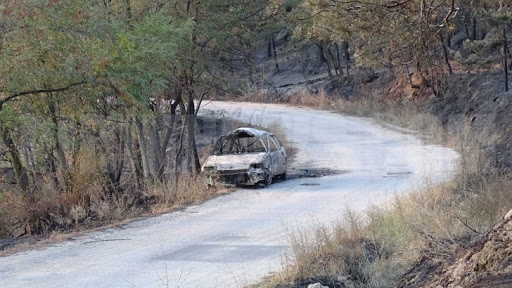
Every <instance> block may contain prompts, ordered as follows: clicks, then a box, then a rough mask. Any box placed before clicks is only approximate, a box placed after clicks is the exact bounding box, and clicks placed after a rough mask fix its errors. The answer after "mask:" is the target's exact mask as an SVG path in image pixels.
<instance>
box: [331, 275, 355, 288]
mask: <svg viewBox="0 0 512 288" xmlns="http://www.w3.org/2000/svg"><path fill="white" fill-rule="evenodd" d="M336 280H338V282H339V283H340V284H342V285H343V286H342V287H345V288H355V287H356V285H355V284H354V281H352V280H351V279H350V276H340V277H338V278H337V279H336Z"/></svg>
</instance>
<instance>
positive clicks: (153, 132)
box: [149, 124, 162, 180]
mask: <svg viewBox="0 0 512 288" xmlns="http://www.w3.org/2000/svg"><path fill="white" fill-rule="evenodd" d="M157 127H158V125H157V124H150V125H149V137H150V143H151V146H152V152H153V165H152V168H151V176H153V177H155V179H153V180H156V179H157V178H158V177H157V176H158V175H157V174H158V171H160V165H161V160H162V155H161V153H160V152H161V147H160V136H159V134H158V131H157V130H158V128H157Z"/></svg>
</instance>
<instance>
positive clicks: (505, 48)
mask: <svg viewBox="0 0 512 288" xmlns="http://www.w3.org/2000/svg"><path fill="white" fill-rule="evenodd" d="M511 7H512V1H476V0H475V1H469V0H468V1H455V0H447V1H441V0H430V1H429V0H396V1H379V0H361V1H342V0H330V1H329V0H310V1H307V0H306V1H299V0H288V1H280V0H272V1H270V0H266V1H254V0H246V1H234V0H207V1H195V0H187V1H149V0H148V1H144V0H140V1H135V0H90V1H71V0H22V1H13V0H3V1H1V3H0V15H2V16H1V17H0V63H1V66H0V169H2V170H1V171H3V173H2V179H3V180H2V181H0V189H1V190H0V236H2V237H19V236H21V235H25V234H41V233H47V232H49V231H52V230H57V229H62V228H66V227H71V226H73V224H75V225H76V224H77V223H78V222H79V221H82V220H84V219H87V218H91V219H99V220H102V218H109V219H110V218H117V217H118V216H113V215H117V214H116V213H115V212H114V211H117V210H122V211H125V210H126V211H131V210H133V209H134V207H137V206H138V205H143V203H144V202H154V201H162V202H164V203H165V205H171V204H170V203H172V201H174V200H175V198H176V197H178V195H179V194H180V193H181V192H180V191H181V190H183V189H184V187H185V186H187V185H188V184H186V183H189V182H190V181H192V179H195V178H194V177H195V175H196V174H197V173H198V172H199V168H200V160H199V153H198V149H197V143H196V140H197V137H196V135H197V131H196V130H197V124H196V116H197V112H198V109H199V104H200V103H201V101H202V100H204V99H216V98H220V97H222V98H225V97H234V98H236V97H237V96H238V95H244V94H246V93H249V92H253V91H255V90H256V91H257V90H258V89H263V88H265V87H264V83H262V82H261V81H260V79H259V77H258V73H259V72H260V67H258V64H259V63H257V61H256V60H255V59H256V58H255V53H256V51H258V50H262V49H263V50H265V51H266V53H265V54H266V57H267V58H268V59H274V62H275V63H274V68H273V69H274V71H268V72H267V73H277V72H279V70H280V66H279V64H280V63H279V61H278V59H279V58H278V53H280V52H279V50H278V49H276V46H278V43H277V39H276V38H277V36H278V34H279V33H280V32H281V31H283V30H289V31H292V33H291V35H292V37H291V38H290V39H288V40H287V41H295V42H297V43H300V42H304V41H306V42H307V43H312V44H314V45H315V46H316V47H317V48H318V53H319V57H320V58H321V59H322V61H324V63H325V65H326V66H327V72H328V74H329V77H330V80H331V81H333V82H335V81H336V80H337V79H339V78H340V77H343V76H344V75H348V74H350V73H352V71H353V70H356V69H362V70H364V71H370V72H367V73H370V74H373V73H374V71H376V70H377V69H379V68H382V67H387V68H390V69H392V70H393V71H394V72H395V73H397V74H403V75H406V76H407V78H408V79H409V84H410V86H411V88H414V89H419V88H425V87H426V88H428V89H430V90H431V91H432V93H433V95H435V97H443V92H444V91H445V90H446V89H447V87H448V86H449V84H450V83H448V82H447V81H448V80H447V79H449V78H447V77H446V75H449V74H452V73H456V72H461V71H466V70H468V71H469V70H471V71H481V70H488V69H491V70H500V71H502V75H503V78H502V79H503V89H504V90H505V91H507V90H508V87H509V84H508V78H509V77H508V70H509V65H510V62H511V61H510V58H511V53H510V49H509V39H510V37H511V31H510V28H511V27H512V16H511V15H512V14H511V9H512V8H511ZM412 75H416V77H417V78H419V79H420V81H416V80H417V79H413V78H412ZM11 172H12V173H11ZM11 174H12V175H11ZM180 181H181V182H180ZM183 182H184V183H183ZM188 186H190V185H188ZM162 190H165V191H166V192H165V193H161V192H158V193H156V192H155V191H162ZM155 195H157V196H155ZM162 195H163V196H162ZM155 198H158V200H155ZM120 214H123V213H120ZM128 214H129V213H128Z"/></svg>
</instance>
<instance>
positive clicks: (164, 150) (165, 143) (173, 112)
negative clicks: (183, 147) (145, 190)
mask: <svg viewBox="0 0 512 288" xmlns="http://www.w3.org/2000/svg"><path fill="white" fill-rule="evenodd" d="M181 101H182V100H181V96H180V95H178V96H177V98H176V100H175V101H174V103H172V104H171V111H170V116H171V117H170V120H169V127H168V128H167V132H166V134H165V136H164V139H163V143H162V146H161V149H162V150H161V152H160V154H161V155H162V159H161V164H160V169H159V170H158V174H157V178H158V179H159V180H160V181H162V177H163V174H164V170H165V162H166V158H167V147H168V146H169V141H170V140H171V136H172V133H173V131H174V124H175V123H176V108H178V105H179V102H181Z"/></svg>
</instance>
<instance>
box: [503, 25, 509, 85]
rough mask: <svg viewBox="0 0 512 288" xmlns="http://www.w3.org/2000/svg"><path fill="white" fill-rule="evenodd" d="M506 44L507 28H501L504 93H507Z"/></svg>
mask: <svg viewBox="0 0 512 288" xmlns="http://www.w3.org/2000/svg"><path fill="white" fill-rule="evenodd" d="M507 51H508V42H507V28H505V27H504V28H503V69H504V71H505V92H508V55H507Z"/></svg>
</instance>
